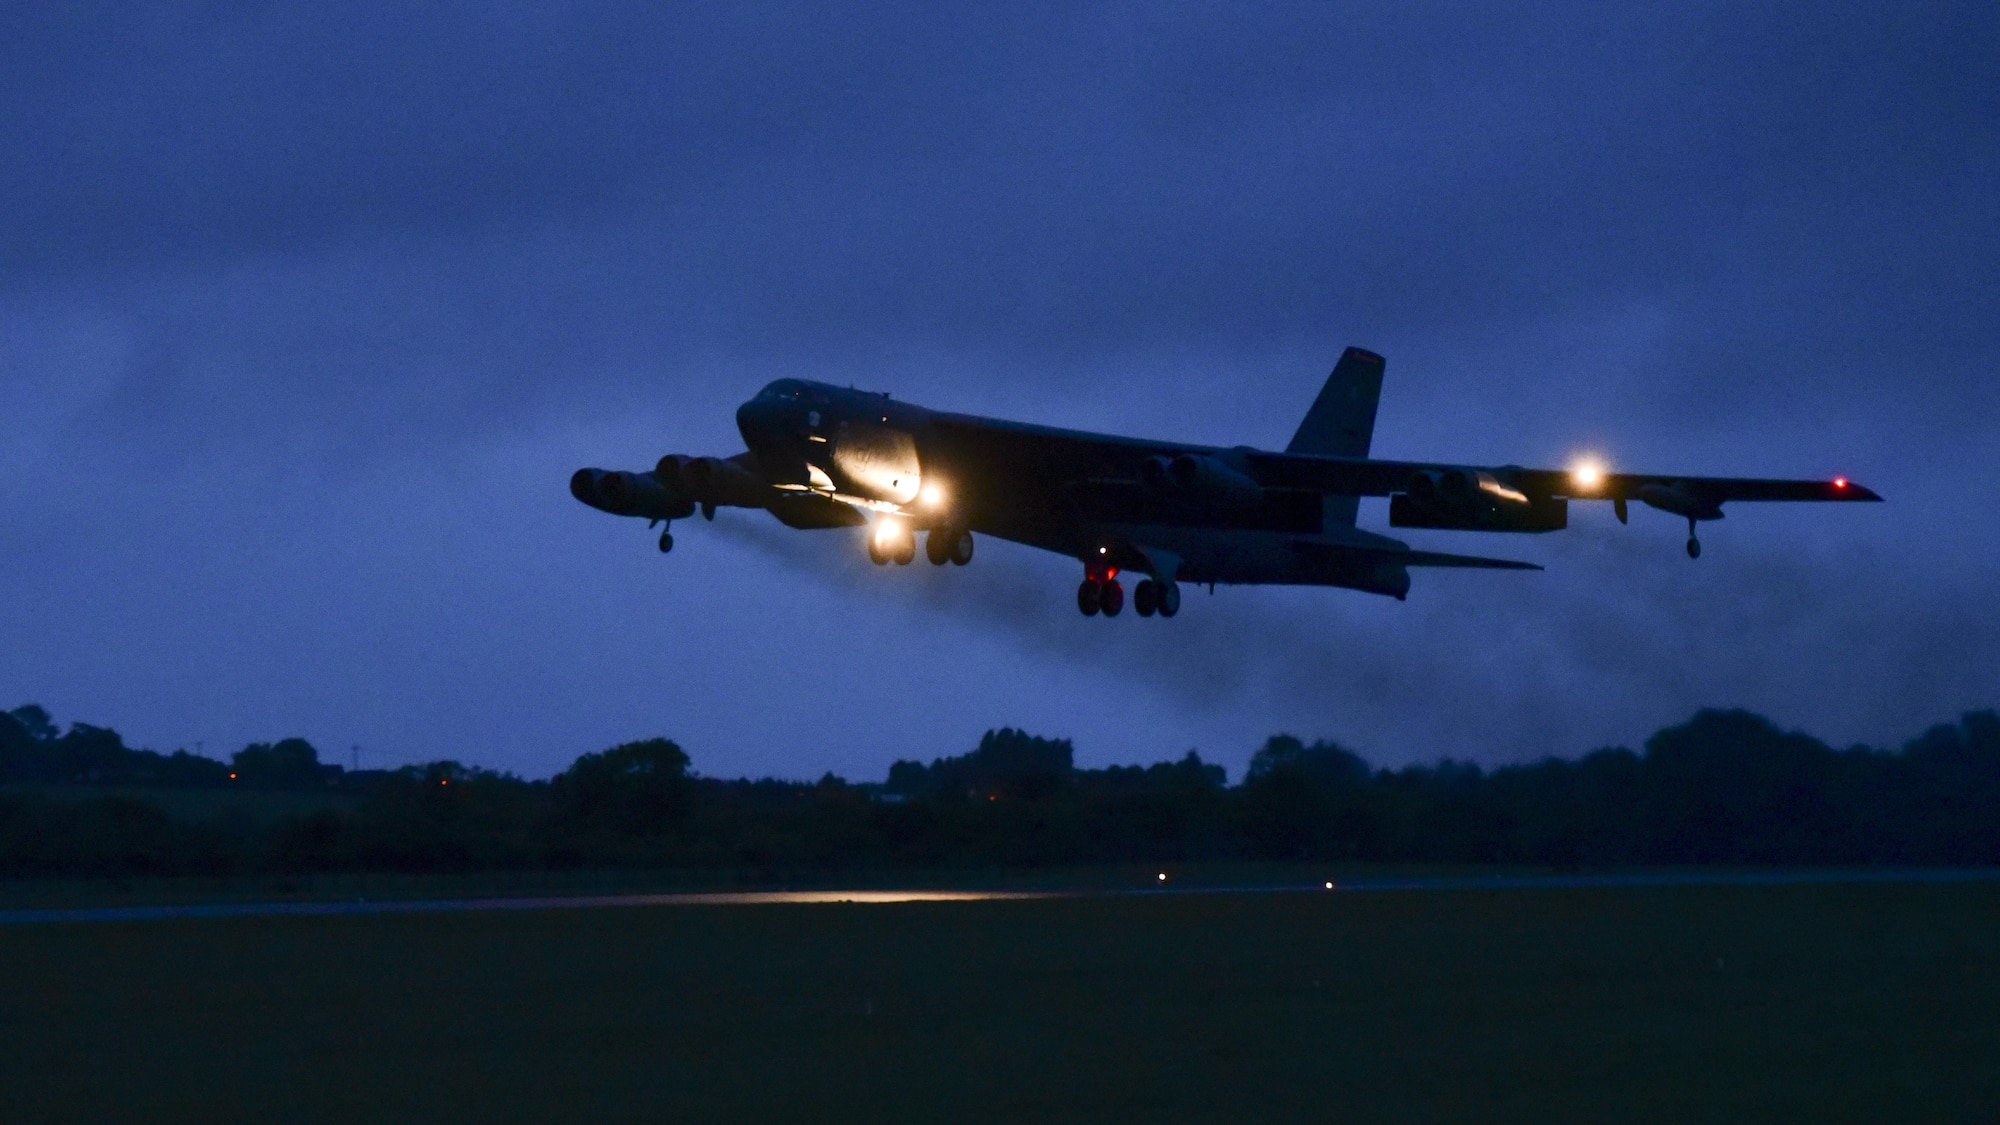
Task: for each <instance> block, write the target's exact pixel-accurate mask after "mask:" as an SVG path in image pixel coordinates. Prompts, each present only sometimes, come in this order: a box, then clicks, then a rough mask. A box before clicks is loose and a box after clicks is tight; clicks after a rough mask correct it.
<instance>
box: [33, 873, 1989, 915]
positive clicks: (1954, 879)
mask: <svg viewBox="0 0 2000 1125" xmlns="http://www.w3.org/2000/svg"><path fill="white" fill-rule="evenodd" d="M1991 882H2000V868H1985V867H1979V868H1908V869H1898V868H1867V869H1858V870H1820V871H1811V870H1808V871H1797V870H1792V871H1672V872H1627V873H1620V874H1602V875H1484V876H1482V875H1467V876H1440V877H1416V878H1395V877H1381V878H1358V879H1332V880H1322V881H1321V882H1318V883H1286V884H1276V885H1271V884H1265V885H1254V886H1212V885H1211V886H1176V885H1174V884H1173V883H1172V882H1171V881H1168V882H1165V883H1162V884H1156V885H1151V886H1145V887H1105V888H1096V889H1082V890H1079V889H1072V888H1064V889H1060V890H1034V889H1021V890H952V889H918V890H809V891H791V890H780V891H727V892H693V893H685V894H625V895H550V896H541V897H518V898H454V899H380V900H369V899H351V900H345V901H327V902H232V903H190V904H185V905H160V906H103V907H79V908H51V909H33V910H0V926H32V925H49V924H56V923H105V922H167V921H177V920H190V919H226V918H271V917H302V918H316V917H346V916H353V915H367V914H448V913H464V912H477V911H507V910H598V909H609V908H614V907H635V906H773V905H882V904H889V903H911V902H998V901H1010V900H1028V899H1051V898H1107V897H1127V896H1134V895H1147V896H1159V895H1228V894H1328V893H1333V894H1367V893H1386V892H1396V891H1402V892H1411V891H1418V892H1421V891H1548V890H1589V889H1618V888H1644V887H1790V886H1826V885H1838V884H1861V883H1991Z"/></svg>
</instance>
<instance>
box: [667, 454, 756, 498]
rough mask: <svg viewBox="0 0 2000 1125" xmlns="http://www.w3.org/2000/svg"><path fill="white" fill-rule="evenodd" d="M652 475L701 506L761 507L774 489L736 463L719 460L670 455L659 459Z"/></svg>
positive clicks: (715, 458) (718, 458)
mask: <svg viewBox="0 0 2000 1125" xmlns="http://www.w3.org/2000/svg"><path fill="white" fill-rule="evenodd" d="M653 473H654V475H656V476H657V477H658V478H659V479H660V480H661V481H663V482H665V483H666V484H667V485H669V486H670V487H672V488H674V489H675V490H676V491H678V492H680V493H681V494H683V495H685V496H688V497H690V498H691V499H693V500H694V501H695V502H696V503H698V504H713V505H720V506H722V507H729V508H761V507H764V505H765V503H766V502H767V501H769V499H770V496H771V486H770V484H769V483H767V482H766V481H765V480H764V478H762V477H760V476H758V475H757V474H756V473H753V472H751V471H750V470H749V469H747V468H745V467H743V465H741V464H740V463H738V462H737V461H735V460H724V459H723V458H720V457H683V456H681V455H680V454H675V453H670V454H668V455H667V456H665V457H662V458H660V463H659V464H658V465H656V466H654V468H653Z"/></svg>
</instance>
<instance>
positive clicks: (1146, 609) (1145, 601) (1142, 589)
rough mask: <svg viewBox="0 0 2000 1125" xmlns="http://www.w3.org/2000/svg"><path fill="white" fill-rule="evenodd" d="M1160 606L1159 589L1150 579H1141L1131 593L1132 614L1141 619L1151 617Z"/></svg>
mask: <svg viewBox="0 0 2000 1125" xmlns="http://www.w3.org/2000/svg"><path fill="white" fill-rule="evenodd" d="M1159 606H1160V588H1159V587H1158V586H1157V585H1155V584H1154V582H1153V580H1152V579H1150V578H1142V579H1140V580H1139V585H1138V586H1137V587H1136V588H1135V589H1134V590H1133V591H1132V612H1133V613H1136V614H1138V615H1139V616H1141V617H1151V616H1153V611H1154V610H1155V609H1158V608H1159Z"/></svg>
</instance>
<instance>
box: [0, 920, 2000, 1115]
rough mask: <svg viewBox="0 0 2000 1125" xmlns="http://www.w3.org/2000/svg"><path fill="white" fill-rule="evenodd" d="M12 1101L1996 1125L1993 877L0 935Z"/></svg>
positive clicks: (309, 1111) (433, 1109) (1999, 1054)
mask: <svg viewBox="0 0 2000 1125" xmlns="http://www.w3.org/2000/svg"><path fill="white" fill-rule="evenodd" d="M0 974H4V990H0V1120H5V1121H10V1122H20V1121H41V1120H188V1121H192V1120H204V1121H236V1120H241V1121H248V1120H260V1121H315V1120H318V1121H354V1120H407V1121H500V1120H563V1121H735V1120H784V1121H823V1120H857V1121H861V1120H865V1121H917V1120H923V1121H946V1120H949V1121H963V1120H973V1121H1071V1120H1099V1121H1175V1120H1204V1121H1245V1120H1285V1121H1306V1120H1311V1121H1346V1120H1399V1121H1400V1120H1425V1119H1433V1120H1434V1119H1453V1120H1490V1119H1511V1120H1524V1121H1525V1120H1536V1121H1540V1120H1551V1119H1556V1120H1594V1121H1612V1120H1617V1121H1626V1120H1654V1121H1688V1120H1760V1121H1770V1120H1800V1121H1807V1120H1811V1121H1823V1120H1855V1119H1861V1120H1882V1121H1907V1120H1954V1121H1974V1120H1994V1119H1996V1115H2000V886H1996V885H1995V884H1992V883H1971V884H1946V885H1887V884H1875V885H1844V886H1805V887H1755V888H1741V887H1673V888H1641V889H1619V890H1604V889H1597V890H1537V891H1415V892H1379V893H1353V894H1340V893H1335V894H1324V895H1315V894H1214V895H1188V896H1156V897H1144V896H1137V897H1109V898H1105V897H1100V898H1066V899H1046V900H1033V901H1007V902H958V903H913V904H905V905H889V906H883V905H872V906H855V905H846V906H841V905H824V906H751V907H741V906H737V907H694V906H674V907H662V908H629V909H604V910H568V911H548V912H542V911H533V912H517V913H464V914H444V915H390V916H376V917H340V918H251V919H236V920H226V921H176V922H152V923H143V924H88V925H34V926H13V927H0Z"/></svg>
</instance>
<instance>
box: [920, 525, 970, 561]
mask: <svg viewBox="0 0 2000 1125" xmlns="http://www.w3.org/2000/svg"><path fill="white" fill-rule="evenodd" d="M924 557H925V558H927V559H929V560H931V565H932V566H943V565H944V564H946V563H951V564H953V565H954V566H964V565H965V564H966V563H969V562H971V561H972V533H971V532H970V531H961V530H959V529H958V528H955V527H934V528H931V530H930V533H929V534H928V535H926V536H924Z"/></svg>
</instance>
